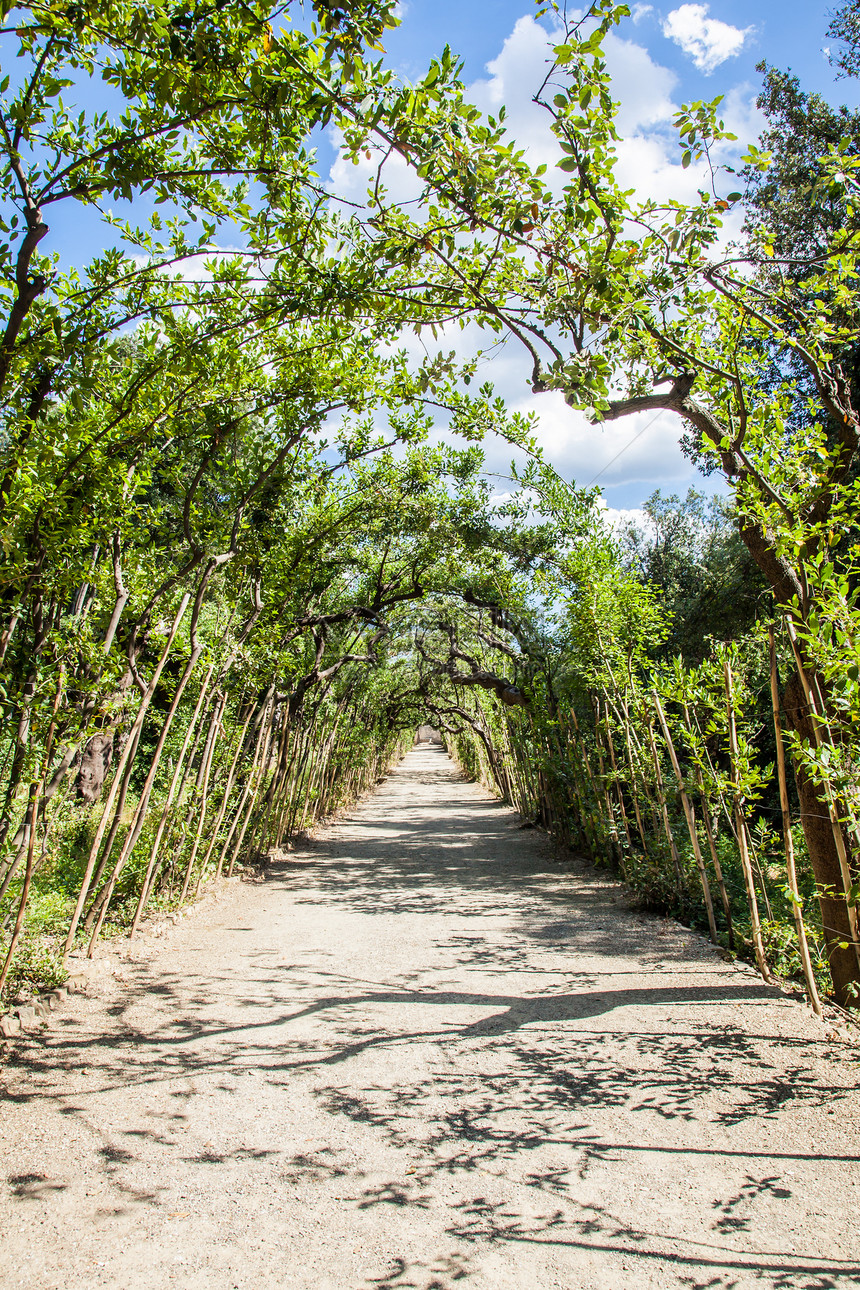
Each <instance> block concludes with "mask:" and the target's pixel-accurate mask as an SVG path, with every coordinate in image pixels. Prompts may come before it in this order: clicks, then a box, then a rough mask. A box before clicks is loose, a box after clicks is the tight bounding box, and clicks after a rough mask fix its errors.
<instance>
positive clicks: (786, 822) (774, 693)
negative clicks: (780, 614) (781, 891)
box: [768, 627, 821, 1017]
mask: <svg viewBox="0 0 860 1290" xmlns="http://www.w3.org/2000/svg"><path fill="white" fill-rule="evenodd" d="M768 646H769V650H770V697H771V702H772V704H773V730H774V735H775V736H776V765H777V771H778V774H779V802H780V806H781V807H782V840H783V845H784V847H785V869H786V873H787V875H788V890H789V894H790V896H791V908H792V913H793V914H794V922H795V926H796V927H797V944H798V948H799V950H800V961H801V964H802V965H803V977H804V980H805V981H806V993H807V995H808V996H809V1002H810V1004H811V1006H812V1011H813V1012H814V1013H816V1015H817V1016H819V1017H820V1016H821V999H820V998H819V994H818V986H817V985H816V982H815V973H814V971H813V970H812V959H811V958H810V955H809V942H808V941H807V939H806V927H805V926H804V922H803V902H802V900H801V899H800V890H799V888H798V886H797V868H796V866H795V862H794V840H793V838H792V836H791V811H790V808H789V803H788V782H787V780H786V774H785V748H784V746H783V741H782V722H781V720H780V715H779V670H778V668H777V663H776V644H775V642H774V637H773V628H772V627H771V628H770V630H769V632H768Z"/></svg>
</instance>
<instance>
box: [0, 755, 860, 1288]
mask: <svg viewBox="0 0 860 1290" xmlns="http://www.w3.org/2000/svg"><path fill="white" fill-rule="evenodd" d="M126 944H127V943H125V942H124V943H123V944H122V946H121V947H119V948H118V943H117V942H113V943H112V944H111V945H109V946H108V947H107V948H106V951H105V953H104V954H103V955H102V958H101V964H102V971H101V974H100V975H98V974H97V975H96V976H94V978H93V980H94V982H95V981H100V982H101V985H100V986H99V988H98V990H96V989H95V987H94V988H93V992H92V995H91V997H89V996H85V995H74V996H71V997H70V998H69V1000H68V1001H67V1002H66V1003H65V1004H63V1005H62V1006H61V1008H60V1010H59V1011H58V1012H56V1013H55V1014H53V1015H52V1017H51V1019H50V1021H49V1022H48V1024H47V1026H46V1028H45V1030H44V1031H43V1032H42V1033H40V1034H30V1035H27V1036H22V1037H21V1038H19V1039H15V1040H12V1041H10V1042H9V1043H7V1044H5V1045H4V1048H3V1056H4V1060H3V1083H4V1088H3V1094H4V1097H3V1104H2V1107H1V1108H0V1159H2V1162H3V1173H4V1175H5V1187H4V1189H3V1197H2V1213H0V1246H2V1260H0V1285H2V1286H3V1287H4V1288H5V1287H11V1286H14V1287H28V1288H30V1287H33V1288H35V1287H38V1290H49V1288H53V1287H75V1290H77V1288H78V1287H91V1286H112V1287H123V1290H132V1288H134V1290H136V1288H137V1287H141V1288H143V1287H145V1288H146V1290H159V1288H160V1287H162V1286H169V1285H174V1284H175V1285H177V1286H182V1287H188V1288H189V1290H198V1287H199V1288H200V1290H222V1287H223V1288H225V1290H230V1288H231V1287H241V1288H242V1290H246V1288H247V1290H252V1288H253V1290H260V1288H261V1287H288V1288H289V1290H293V1288H296V1290H304V1288H305V1287H307V1290H395V1287H397V1290H401V1288H402V1290H407V1288H409V1290H413V1288H414V1290H461V1288H462V1290H467V1288H468V1290H479V1288H480V1290H490V1288H492V1290H507V1288H508V1287H517V1288H518V1290H519V1288H522V1290H543V1288H544V1287H547V1288H548V1287H559V1288H560V1290H580V1287H582V1288H587V1287H601V1288H602V1287H625V1288H626V1287H638V1286H653V1287H660V1288H662V1287H674V1286H685V1287H711V1286H719V1287H723V1286H730V1287H735V1286H739V1287H745V1286H756V1287H784V1288H789V1287H790V1288H791V1290H795V1288H796V1287H802V1288H806V1287H809V1288H810V1290H811V1288H812V1287H816V1288H819V1287H820V1288H824V1287H841V1286H856V1285H858V1284H860V1166H858V1162H857V1156H858V1145H860V1115H858V1112H860V1062H858V1051H860V1050H858V1049H857V1048H855V1047H853V1046H852V1045H849V1044H845V1043H837V1042H830V1041H828V1040H827V1038H826V1035H827V1026H826V1025H822V1024H821V1023H819V1022H818V1021H816V1019H815V1018H814V1017H813V1016H812V1015H811V1014H810V1013H809V1011H808V1010H807V1009H806V1008H805V1007H804V1006H802V1005H801V1004H799V1003H797V1002H795V1001H793V1000H791V999H789V998H788V997H787V996H785V995H783V994H781V993H780V992H779V991H778V990H776V989H771V988H769V987H766V986H765V985H763V984H762V982H761V981H760V980H759V979H758V978H757V977H756V976H755V975H754V974H753V972H752V971H751V970H748V969H746V968H742V967H737V966H733V965H731V964H728V963H725V962H724V961H723V960H722V959H721V958H720V957H719V956H718V954H717V953H716V952H715V951H714V950H713V949H712V948H711V947H710V946H709V945H708V944H707V942H705V941H703V940H702V939H701V938H700V937H699V936H697V935H695V934H693V933H690V932H688V931H687V930H686V929H685V928H683V927H681V926H679V925H678V924H674V923H671V922H666V921H664V920H662V919H660V918H657V917H654V916H652V915H646V914H641V913H637V912H636V911H635V910H634V909H633V908H632V907H631V906H630V904H629V901H628V897H627V895H626V894H625V892H624V889H623V888H622V887H620V886H619V885H618V884H617V883H615V882H612V881H610V880H609V879H607V878H606V877H603V876H600V875H599V874H595V872H594V871H593V870H591V869H590V868H589V867H587V866H585V865H584V864H583V863H581V862H580V861H578V860H575V859H574V860H571V861H563V862H559V861H557V860H556V859H555V858H554V857H553V853H552V850H551V848H550V846H549V844H548V842H547V840H546V838H545V837H543V836H542V835H540V834H539V833H537V832H535V831H531V830H524V829H523V828H522V827H521V821H520V819H519V817H518V816H517V815H516V814H515V813H514V812H513V811H511V810H510V809H508V808H507V807H505V806H502V805H500V804H499V803H498V802H496V801H495V800H493V799H492V798H491V797H489V796H488V794H487V793H485V792H484V790H483V789H481V788H480V787H478V786H477V785H474V784H470V783H467V782H466V781H465V780H463V778H462V777H461V776H460V775H459V774H458V773H457V771H456V770H455V769H454V768H453V765H452V763H451V762H450V761H449V760H448V758H447V756H446V755H445V753H444V752H443V751H442V750H441V749H438V748H426V747H421V748H418V749H416V750H414V751H413V752H411V753H409V754H408V756H407V757H406V758H405V760H404V761H403V762H402V763H401V765H400V766H399V767H398V769H397V770H396V771H395V772H394V773H393V774H392V775H391V776H390V777H389V778H388V779H387V780H386V781H385V782H384V783H383V784H382V785H381V786H380V787H379V789H378V790H377V792H376V793H375V794H373V795H372V796H371V797H368V798H366V799H365V800H364V801H363V802H362V803H360V804H359V805H358V806H357V807H356V808H354V810H353V811H352V812H351V814H350V815H349V816H348V817H346V818H344V819H342V820H340V821H338V822H337V823H336V824H335V825H333V826H329V827H328V828H327V829H325V830H324V831H323V832H322V834H321V835H320V836H319V837H318V838H317V839H315V840H314V841H313V843H311V844H308V845H307V846H306V847H305V848H304V849H303V850H299V851H295V852H292V853H290V854H289V855H288V856H287V857H285V858H284V859H283V860H280V861H277V862H276V863H273V864H272V865H271V867H270V868H269V870H268V871H267V874H266V876H265V878H264V879H262V880H260V881H258V882H249V881H242V882H237V881H233V882H231V883H229V884H225V886H224V887H223V888H222V892H221V894H220V896H219V898H218V899H216V898H214V897H212V896H210V897H209V898H208V899H206V900H205V901H203V902H202V903H201V904H200V905H198V906H197V907H196V908H195V909H194V910H193V912H192V913H191V914H190V915H189V916H188V917H187V918H186V919H183V920H182V921H180V922H179V923H177V924H176V925H175V926H174V927H172V928H171V929H170V931H169V932H168V934H167V935H166V936H164V937H162V938H159V939H155V938H153V937H148V938H146V939H145V940H142V941H141V942H139V943H137V942H133V943H132V944H131V945H130V946H128V949H127V951H126V949H125V946H126ZM123 955H125V956H124V957H123Z"/></svg>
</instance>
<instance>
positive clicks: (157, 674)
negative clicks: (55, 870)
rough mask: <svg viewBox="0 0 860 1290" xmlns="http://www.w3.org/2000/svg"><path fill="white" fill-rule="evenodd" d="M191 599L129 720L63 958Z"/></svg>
mask: <svg viewBox="0 0 860 1290" xmlns="http://www.w3.org/2000/svg"><path fill="white" fill-rule="evenodd" d="M190 599H191V595H190V593H189V592H186V593H185V595H184V596H183V597H182V601H181V603H180V606H179V609H178V610H177V612H176V617H175V618H174V620H173V624H172V626H171V628H170V633H169V635H168V638H167V643H166V645H165V646H164V649H163V650H162V651H161V655H160V657H159V659H158V662H157V664H156V666H155V671H154V672H153V674H152V677H151V679H150V682H149V685H148V686H147V687H146V691H145V693H144V695H143V698H142V699H141V703H140V708H139V710H138V713H137V716H136V718H135V720H134V723H133V724H132V728H131V731H130V733H129V738H128V741H127V742H126V745H125V748H124V750H123V752H122V754H121V756H120V761H119V765H118V766H117V769H116V773H115V775H114V778H113V782H112V784H111V787H110V790H109V792H108V799H107V801H106V803H105V809H104V811H103V812H102V817H101V820H100V821H99V826H98V828H97V829H96V836H95V838H94V839H93V844H92V847H91V848H90V854H89V856H88V858H87V867H86V870H85V872H84V877H83V881H82V883H81V890H80V894H79V896H78V900H77V904H76V905H75V909H74V913H73V914H72V921H71V924H70V926H69V932H68V935H67V936H66V941H65V945H64V946H63V960H64V961H65V959H66V957H67V956H68V954H69V952H70V950H71V948H72V945H73V944H74V941H75V932H76V931H77V930H78V923H79V921H80V917H81V913H82V911H83V908H84V903H85V901H86V898H87V895H88V893H89V887H90V881H91V879H92V875H93V870H94V868H95V864H96V858H97V856H98V853H99V848H100V846H101V842H102V838H103V837H104V833H105V829H106V828H107V821H108V816H109V815H110V812H111V808H112V806H113V803H114V799H115V797H116V793H117V790H118V788H119V783H120V779H121V778H122V777H124V774H125V769H126V765H127V763H128V761H129V760H130V757H131V754H132V751H133V750H134V749H136V747H137V740H138V738H139V736H140V732H141V730H142V729H143V723H144V720H145V719H146V714H147V712H148V711H149V705H150V704H151V702H152V698H153V695H154V694H155V690H156V687H157V685H158V682H159V680H160V678H161V673H162V671H163V670H164V665H165V663H166V662H167V659H168V656H169V654H170V650H171V648H172V646H173V641H174V638H175V636H176V633H177V632H178V631H179V624H180V623H181V622H182V619H183V617H184V616H185V610H186V609H187V608H188V602H189V601H190Z"/></svg>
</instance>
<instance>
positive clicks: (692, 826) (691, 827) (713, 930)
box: [653, 690, 717, 945]
mask: <svg viewBox="0 0 860 1290" xmlns="http://www.w3.org/2000/svg"><path fill="white" fill-rule="evenodd" d="M653 695H654V706H655V708H656V709H657V716H658V717H659V718H660V725H661V727H662V729H663V738H664V739H665V740H666V747H667V748H668V750H669V760H670V761H671V763H672V769H673V771H674V772H675V778H676V779H677V781H678V791H679V793H680V794H681V805H682V806H683V808H684V816H685V818H686V821H687V832H688V833H689V835H690V842H691V843H692V845H693V855H694V856H695V857H696V867H697V868H698V870H699V881H700V882H701V884H702V895H703V897H704V899H705V909H706V911H707V915H708V930H709V932H710V936H711V941H712V942H713V944H714V945H716V944H717V924H716V922H715V920H714V904H713V901H712V900H711V887H710V883H709V882H708V873H707V870H706V869H705V859H704V856H703V855H702V848H701V847H700V846H699V835H698V833H697V832H696V817H695V815H694V814H693V806H692V803H691V802H690V799H689V797H688V796H687V789H686V787H685V785H684V777H683V775H682V774H681V765H680V762H679V761H678V754H677V752H676V751H675V745H674V743H673V742H672V735H671V733H670V731H669V724H668V722H667V721H666V714H665V712H664V711H663V705H662V703H661V702H660V696H659V694H658V693H657V691H656V690H654V691H653Z"/></svg>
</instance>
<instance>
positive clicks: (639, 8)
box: [630, 4, 654, 22]
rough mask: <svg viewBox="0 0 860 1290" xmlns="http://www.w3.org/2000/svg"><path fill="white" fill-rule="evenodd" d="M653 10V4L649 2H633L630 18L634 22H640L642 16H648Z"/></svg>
mask: <svg viewBox="0 0 860 1290" xmlns="http://www.w3.org/2000/svg"><path fill="white" fill-rule="evenodd" d="M653 12H654V6H653V5H650V4H635V5H634V6H633V9H632V11H631V14H630V16H631V18H632V19H633V21H634V22H641V21H642V19H643V18H649V17H650V16H651V14H652V13H653Z"/></svg>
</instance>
